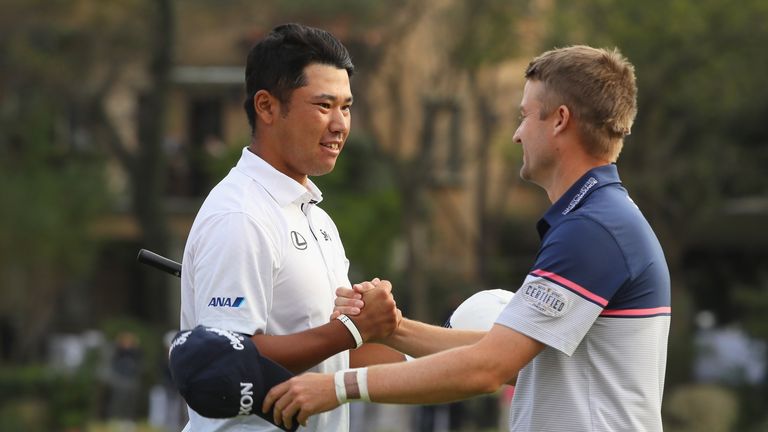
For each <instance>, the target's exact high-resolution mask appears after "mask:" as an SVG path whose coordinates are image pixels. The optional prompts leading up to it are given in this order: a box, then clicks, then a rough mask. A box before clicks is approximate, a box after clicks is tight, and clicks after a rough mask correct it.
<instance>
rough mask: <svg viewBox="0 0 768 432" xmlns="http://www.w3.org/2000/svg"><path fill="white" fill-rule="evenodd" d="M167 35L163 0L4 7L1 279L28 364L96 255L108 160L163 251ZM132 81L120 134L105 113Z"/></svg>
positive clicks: (157, 310) (155, 285) (156, 290)
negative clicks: (131, 108)
mask: <svg viewBox="0 0 768 432" xmlns="http://www.w3.org/2000/svg"><path fill="white" fill-rule="evenodd" d="M146 17H150V19H147V18H146ZM173 28H174V27H173V9H172V4H171V2H170V0H162V1H148V0H120V1H114V2H108V3H104V2H99V1H94V0H76V1H53V2H50V1H41V0H31V1H27V0H23V1H22V0H9V1H7V2H4V5H3V14H2V15H0V52H1V53H2V55H0V121H2V123H3V127H2V129H1V130H0V151H2V152H3V157H2V161H0V163H2V165H3V173H4V175H7V179H8V180H11V179H13V180H15V182H14V183H10V182H8V181H4V182H3V185H2V191H3V207H4V208H9V209H11V210H9V211H5V210H4V212H3V215H2V218H3V219H4V220H3V221H2V222H3V224H2V227H3V229H2V236H1V237H2V240H0V248H2V250H0V256H2V257H3V259H2V264H1V266H2V270H0V271H2V275H0V277H1V278H2V279H0V280H2V284H3V289H4V290H6V289H8V290H14V292H15V293H16V294H17V302H16V303H15V304H14V309H13V313H14V316H15V317H16V320H15V323H14V324H15V326H16V327H17V328H19V329H20V328H23V329H24V330H25V338H24V339H25V341H24V344H26V345H27V348H22V350H23V351H24V352H25V353H24V355H25V356H26V355H30V354H31V352H30V350H31V348H29V347H34V346H36V345H38V344H39V343H40V337H42V335H43V334H45V333H46V332H47V331H50V330H51V329H50V326H51V325H52V322H51V320H52V318H53V311H54V310H55V305H56V304H57V301H60V300H61V295H62V290H64V289H65V288H66V287H67V286H68V285H72V284H73V282H72V281H74V280H76V277H75V276H76V275H77V272H78V271H84V270H85V267H84V266H86V264H85V263H86V262H87V259H86V258H87V257H89V256H90V255H92V254H93V253H94V249H93V247H94V246H93V245H92V244H91V243H90V242H89V241H88V238H89V237H88V235H87V233H86V228H87V227H88V225H89V223H90V222H91V221H93V218H94V217H95V216H97V214H98V213H97V211H98V210H103V209H104V205H103V204H100V203H103V202H104V199H105V196H106V194H107V185H108V180H109V179H107V177H106V176H105V172H104V169H105V166H106V165H107V164H106V161H107V155H108V154H112V155H114V156H116V157H117V160H118V161H119V162H121V163H122V165H123V168H124V169H125V172H126V173H127V179H128V182H127V183H128V184H129V188H130V193H131V198H132V199H131V208H132V210H133V212H134V214H135V215H136V219H137V221H138V222H139V225H140V227H141V232H142V235H143V240H142V244H143V245H146V246H147V247H150V248H153V249H155V250H158V251H161V252H162V251H164V250H165V249H166V244H167V237H168V236H167V230H166V228H165V214H164V211H163V205H162V193H163V189H164V185H163V181H164V178H165V175H164V172H163V170H164V166H165V165H164V162H165V161H164V156H163V153H162V137H163V132H164V125H163V117H164V110H165V102H164V101H165V94H166V91H167V86H168V82H169V80H168V77H169V70H170V64H171V47H172V42H173V38H172V36H173ZM131 82H132V83H136V82H139V83H140V84H139V87H140V88H139V89H138V90H139V94H140V96H139V97H138V100H136V101H131V100H128V104H129V105H131V104H133V105H135V107H136V108H135V113H136V116H135V124H136V130H137V132H136V133H135V134H131V133H130V132H126V127H125V125H126V122H128V123H130V121H131V120H130V118H129V119H128V120H126V119H116V118H115V115H114V113H113V112H111V109H112V108H114V106H113V105H114V104H115V102H116V101H117V102H123V103H124V102H125V99H123V100H121V99H119V98H115V95H116V94H118V93H119V92H123V94H130V91H128V92H126V90H129V89H130V84H126V83H131ZM111 105H112V106H111ZM21 239H24V241H20V240H21ZM16 251H24V252H26V253H24V254H20V253H19V252H16ZM6 257H8V258H6ZM32 257H34V259H32ZM20 259H24V260H25V262H24V263H23V265H20V264H17V263H18V262H19V260H20ZM75 264H76V265H75ZM155 276H157V278H156V279H155V280H150V281H149V282H148V283H147V284H146V286H145V287H144V289H145V294H146V295H144V296H143V298H145V299H147V301H146V303H147V308H148V310H150V311H151V312H150V315H151V318H154V319H157V320H163V319H167V318H166V317H163V316H162V314H163V313H165V302H164V300H163V293H164V291H165V290H164V289H163V288H164V286H163V283H164V280H163V279H162V278H161V277H160V275H152V276H150V277H155ZM150 300H151V301H150ZM4 305H8V303H4Z"/></svg>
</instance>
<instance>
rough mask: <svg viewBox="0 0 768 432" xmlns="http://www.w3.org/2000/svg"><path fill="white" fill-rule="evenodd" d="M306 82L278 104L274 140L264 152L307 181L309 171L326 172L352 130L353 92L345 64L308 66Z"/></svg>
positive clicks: (285, 171)
mask: <svg viewBox="0 0 768 432" xmlns="http://www.w3.org/2000/svg"><path fill="white" fill-rule="evenodd" d="M304 76H305V78H306V83H307V84H306V85H305V86H303V87H299V88H297V89H295V90H294V91H293V93H292V94H291V97H290V100H289V102H288V103H287V104H285V105H280V103H279V102H278V101H276V100H275V103H276V104H277V110H276V111H275V112H276V114H275V115H274V116H273V117H272V124H271V126H272V127H271V132H272V133H271V139H269V140H268V142H266V143H264V144H265V145H264V146H263V147H262V150H263V151H260V152H259V154H260V156H261V157H262V158H263V159H264V160H266V161H267V162H269V163H270V164H271V165H272V166H274V167H275V168H276V169H277V170H278V171H280V172H282V173H283V174H285V175H287V176H288V177H291V178H292V179H294V180H296V181H297V182H299V183H301V184H305V183H306V180H307V176H319V175H323V174H327V173H329V172H331V170H333V167H334V166H335V165H336V159H337V158H338V157H339V154H340V153H341V150H342V148H343V147H344V143H345V141H346V140H347V136H348V135H349V128H350V122H351V115H350V107H351V106H352V91H351V90H350V86H349V76H348V74H347V71H346V70H344V69H338V68H336V67H334V66H329V65H323V64H310V65H308V66H307V67H306V68H304Z"/></svg>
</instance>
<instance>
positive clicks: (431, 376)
mask: <svg viewBox="0 0 768 432" xmlns="http://www.w3.org/2000/svg"><path fill="white" fill-rule="evenodd" d="M393 366H394V367H393ZM497 371H498V368H497V367H495V366H494V364H493V363H492V362H488V361H485V360H483V359H481V358H479V356H477V354H476V350H474V352H473V350H472V348H471V347H459V348H455V349H451V350H448V351H444V352H441V353H438V354H435V355H430V356H428V357H425V358H421V359H416V360H413V361H410V362H408V363H405V364H398V365H381V366H373V367H369V368H368V390H369V393H370V397H371V401H372V402H377V403H405V404H435V403H446V402H453V401H456V400H460V399H466V398H470V397H473V396H478V395H481V394H487V393H492V392H494V391H496V390H497V389H498V388H499V387H500V386H501V385H502V384H503V383H504V378H503V377H501V375H499V374H498V373H497Z"/></svg>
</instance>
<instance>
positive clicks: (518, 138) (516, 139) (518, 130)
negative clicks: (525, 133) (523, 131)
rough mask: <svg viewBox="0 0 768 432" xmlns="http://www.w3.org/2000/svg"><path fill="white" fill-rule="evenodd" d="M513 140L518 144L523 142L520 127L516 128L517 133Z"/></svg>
mask: <svg viewBox="0 0 768 432" xmlns="http://www.w3.org/2000/svg"><path fill="white" fill-rule="evenodd" d="M512 141H513V142H515V143H516V144H522V143H523V140H522V139H521V138H520V127H518V128H517V129H515V134H514V135H513V136H512Z"/></svg>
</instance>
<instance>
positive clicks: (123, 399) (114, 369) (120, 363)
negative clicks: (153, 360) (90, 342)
mask: <svg viewBox="0 0 768 432" xmlns="http://www.w3.org/2000/svg"><path fill="white" fill-rule="evenodd" d="M142 362H143V353H142V351H141V346H140V345H139V338H138V337H137V336H136V335H135V334H134V333H132V332H129V331H124V332H121V333H119V334H118V335H117V338H116V339H115V347H114V351H113V353H112V356H111V358H110V363H109V371H108V375H107V391H108V392H107V418H108V419H109V420H110V421H111V422H113V423H114V425H116V429H117V430H118V431H120V432H131V431H134V430H136V419H137V417H138V409H139V400H140V397H141V382H140V378H141V371H142Z"/></svg>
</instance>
